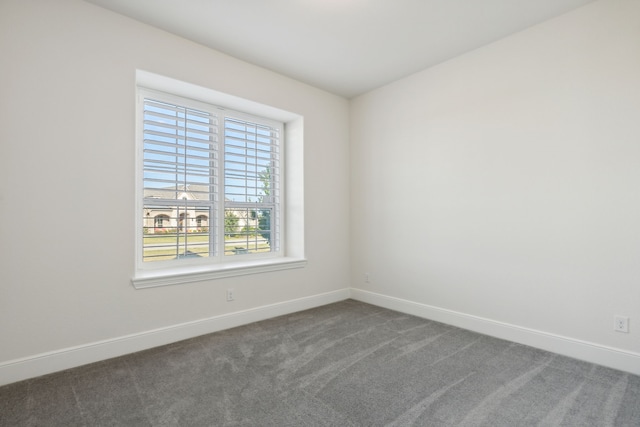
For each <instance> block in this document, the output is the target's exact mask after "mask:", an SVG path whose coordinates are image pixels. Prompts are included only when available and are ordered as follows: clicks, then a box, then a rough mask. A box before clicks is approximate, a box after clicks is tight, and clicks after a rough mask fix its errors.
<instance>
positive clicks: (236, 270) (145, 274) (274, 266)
mask: <svg viewBox="0 0 640 427" xmlns="http://www.w3.org/2000/svg"><path fill="white" fill-rule="evenodd" d="M305 265H307V260H306V259H303V258H277V259H273V258H272V259H268V260H259V261H255V260H254V261H249V262H239V263H233V264H224V265H215V266H211V265H208V266H206V267H193V266H190V267H184V268H175V269H164V270H161V271H159V270H155V271H142V272H138V273H137V274H136V276H135V277H134V278H133V279H131V283H132V284H133V287H134V288H136V289H144V288H154V287H157V286H169V285H179V284H182V283H191V282H200V281H204V280H213V279H222V278H224V277H234V276H244V275H247V274H258V273H267V272H270V271H279V270H289V269H293V268H302V267H304V266H305Z"/></svg>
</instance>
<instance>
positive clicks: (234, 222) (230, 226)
mask: <svg viewBox="0 0 640 427" xmlns="http://www.w3.org/2000/svg"><path fill="white" fill-rule="evenodd" d="M239 221H240V219H239V218H238V217H237V215H236V214H234V213H233V212H229V211H227V212H225V213H224V234H225V235H228V236H230V235H232V234H234V233H236V231H238V222H239Z"/></svg>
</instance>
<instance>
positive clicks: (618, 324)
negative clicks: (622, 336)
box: [613, 316, 629, 333]
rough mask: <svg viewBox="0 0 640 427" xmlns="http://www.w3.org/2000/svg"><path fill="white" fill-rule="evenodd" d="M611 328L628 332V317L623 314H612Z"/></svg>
mask: <svg viewBox="0 0 640 427" xmlns="http://www.w3.org/2000/svg"><path fill="white" fill-rule="evenodd" d="M613 330H614V331H616V332H624V333H629V318H628V317H625V316H614V317H613Z"/></svg>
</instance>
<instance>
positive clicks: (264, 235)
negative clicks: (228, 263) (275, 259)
mask: <svg viewBox="0 0 640 427" xmlns="http://www.w3.org/2000/svg"><path fill="white" fill-rule="evenodd" d="M271 213H272V209H250V208H226V209H225V213H224V254H225V255H243V254H253V253H261V252H270V251H271V250H272V249H271V236H272V233H271Z"/></svg>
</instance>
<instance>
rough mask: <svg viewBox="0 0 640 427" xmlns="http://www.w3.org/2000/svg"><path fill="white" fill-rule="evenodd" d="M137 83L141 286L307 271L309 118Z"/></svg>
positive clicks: (145, 76) (159, 80) (166, 84)
mask: <svg viewBox="0 0 640 427" xmlns="http://www.w3.org/2000/svg"><path fill="white" fill-rule="evenodd" d="M137 80H138V84H139V86H138V113H137V117H138V119H137V129H138V130H137V135H138V136H137V162H136V164H137V166H136V167H137V177H138V178H137V181H138V183H137V185H136V189H137V190H136V191H137V200H138V202H137V203H138V208H137V210H136V217H137V220H136V221H137V229H138V232H137V235H136V248H137V249H136V251H137V260H136V273H135V275H134V278H133V279H132V282H133V284H134V286H135V287H136V288H140V287H150V286H160V285H167V284H176V283H185V282H190V281H196V280H205V279H211V278H218V277H228V276H233V275H238V274H253V273H260V272H264V271H274V270H281V269H288V268H298V267H302V266H304V265H305V264H306V261H305V260H304V258H303V254H304V253H303V248H304V241H303V230H304V222H303V221H304V219H303V203H302V189H303V186H302V170H303V169H302V153H303V151H302V135H303V134H302V118H301V117H300V116H297V115H294V114H291V113H287V112H284V111H282V110H278V109H274V108H272V107H267V106H263V105H260V104H257V103H253V102H251V101H247V100H242V99H240V98H236V97H232V96H230V95H225V94H221V93H219V92H215V91H212V90H209V89H206V88H201V87H197V86H194V85H190V84H188V83H184V82H178V81H176V80H173V79H168V78H165V77H161V76H157V75H155V74H151V73H146V72H142V71H138V73H137ZM159 89H162V90H159ZM168 92H173V93H168ZM239 108H241V109H242V110H244V111H239V110H238V109H239ZM263 113H264V115H263ZM285 136H286V137H287V139H288V138H289V137H290V139H291V141H292V144H291V147H289V146H287V151H286V153H287V164H289V160H291V162H290V166H289V167H288V168H285V162H284V160H285V149H284V147H285ZM285 172H286V174H285ZM289 172H290V173H289ZM292 178H293V179H292ZM285 184H287V186H286V187H287V188H290V189H291V190H286V188H285ZM285 191H287V192H286V193H285ZM285 194H286V197H285ZM285 200H288V202H287V204H286V205H285ZM285 219H286V221H285Z"/></svg>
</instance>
